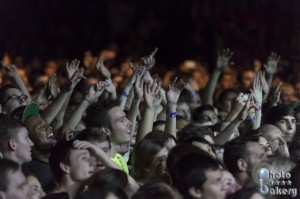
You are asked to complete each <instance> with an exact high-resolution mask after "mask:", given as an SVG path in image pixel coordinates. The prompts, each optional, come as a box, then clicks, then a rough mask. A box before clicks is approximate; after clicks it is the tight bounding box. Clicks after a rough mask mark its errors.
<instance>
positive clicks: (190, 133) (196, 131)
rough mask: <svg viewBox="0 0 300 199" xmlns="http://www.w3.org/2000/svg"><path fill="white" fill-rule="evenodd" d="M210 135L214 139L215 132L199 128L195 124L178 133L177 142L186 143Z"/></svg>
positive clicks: (206, 128)
mask: <svg viewBox="0 0 300 199" xmlns="http://www.w3.org/2000/svg"><path fill="white" fill-rule="evenodd" d="M206 135H209V136H211V137H212V138H213V137H214V136H213V132H212V131H211V130H210V128H208V127H204V126H202V127H199V126H196V125H194V124H188V125H186V126H185V127H183V128H182V129H181V130H180V131H179V132H178V133H177V140H178V143H184V142H185V140H187V139H189V138H192V137H201V138H204V136H206Z"/></svg>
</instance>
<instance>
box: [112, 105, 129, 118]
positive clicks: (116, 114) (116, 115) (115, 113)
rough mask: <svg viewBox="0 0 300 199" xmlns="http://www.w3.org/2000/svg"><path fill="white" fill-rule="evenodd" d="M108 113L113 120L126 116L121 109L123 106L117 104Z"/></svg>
mask: <svg viewBox="0 0 300 199" xmlns="http://www.w3.org/2000/svg"><path fill="white" fill-rule="evenodd" d="M108 115H109V117H110V119H111V120H117V119H119V118H122V117H125V116H126V113H125V112H124V111H123V110H122V109H121V107H119V106H116V107H113V108H111V109H110V110H109V111H108Z"/></svg>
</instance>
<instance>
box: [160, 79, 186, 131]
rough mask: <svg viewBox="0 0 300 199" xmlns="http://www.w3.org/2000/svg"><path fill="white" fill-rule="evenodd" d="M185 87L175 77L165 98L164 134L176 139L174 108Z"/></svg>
mask: <svg viewBox="0 0 300 199" xmlns="http://www.w3.org/2000/svg"><path fill="white" fill-rule="evenodd" d="M184 87H185V81H183V80H182V79H180V80H179V81H177V77H176V78H175V79H174V81H173V82H172V84H170V85H169V90H168V91H167V92H166V98H167V119H166V125H165V130H164V131H165V132H167V133H170V134H172V135H173V136H174V137H176V107H177V101H178V99H179V96H180V93H181V91H182V90H183V89H184Z"/></svg>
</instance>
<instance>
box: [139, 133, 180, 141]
mask: <svg viewBox="0 0 300 199" xmlns="http://www.w3.org/2000/svg"><path fill="white" fill-rule="evenodd" d="M144 139H150V140H157V141H159V142H162V143H164V144H166V142H167V141H168V140H169V139H172V140H174V141H175V142H176V138H175V137H174V136H173V135H172V134H170V133H167V132H164V131H152V132H150V133H148V134H147V135H146V136H145V137H144Z"/></svg>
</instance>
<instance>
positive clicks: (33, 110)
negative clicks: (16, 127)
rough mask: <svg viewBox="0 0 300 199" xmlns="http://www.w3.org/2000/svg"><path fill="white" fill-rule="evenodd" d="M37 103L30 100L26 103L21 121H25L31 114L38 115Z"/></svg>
mask: <svg viewBox="0 0 300 199" xmlns="http://www.w3.org/2000/svg"><path fill="white" fill-rule="evenodd" d="M39 115H40V111H39V105H38V104H37V103H36V102H31V103H30V104H28V105H27V106H26V108H25V110H24V113H23V117H22V122H23V123H25V122H26V120H27V119H28V118H29V117H31V116H39Z"/></svg>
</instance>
